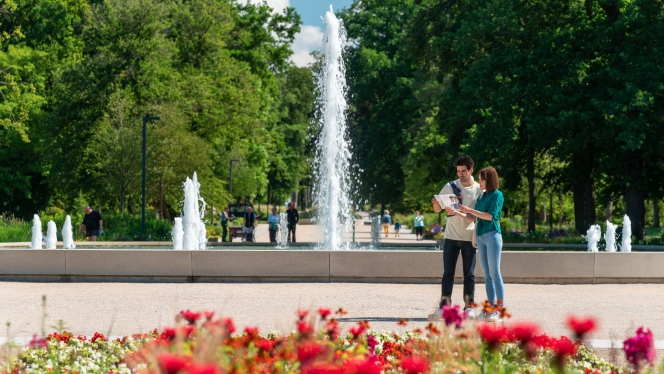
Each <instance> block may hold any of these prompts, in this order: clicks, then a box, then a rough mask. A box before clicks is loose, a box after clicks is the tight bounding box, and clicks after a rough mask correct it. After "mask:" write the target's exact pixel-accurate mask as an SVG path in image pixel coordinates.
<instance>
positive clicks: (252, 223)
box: [242, 207, 258, 242]
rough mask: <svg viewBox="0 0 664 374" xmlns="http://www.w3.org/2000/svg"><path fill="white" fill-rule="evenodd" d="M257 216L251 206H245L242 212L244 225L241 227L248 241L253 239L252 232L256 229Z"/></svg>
mask: <svg viewBox="0 0 664 374" xmlns="http://www.w3.org/2000/svg"><path fill="white" fill-rule="evenodd" d="M257 217H258V216H257V215H256V213H254V210H253V209H252V208H251V207H249V208H247V210H246V211H245V212H244V225H243V227H242V229H243V230H244V233H245V234H246V238H247V241H248V242H253V241H254V232H255V231H256V218H257Z"/></svg>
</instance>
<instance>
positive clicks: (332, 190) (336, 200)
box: [314, 6, 353, 249]
mask: <svg viewBox="0 0 664 374" xmlns="http://www.w3.org/2000/svg"><path fill="white" fill-rule="evenodd" d="M323 21H324V23H325V34H324V35H323V46H322V52H323V61H322V68H321V70H320V73H319V74H318V76H317V78H318V79H317V80H318V87H317V89H318V92H319V97H318V98H317V100H318V103H319V104H320V107H321V112H320V114H319V115H320V116H319V123H320V125H321V128H320V135H319V137H318V141H317V144H316V148H317V149H316V158H315V161H314V169H315V177H314V180H315V182H316V183H315V186H314V201H315V204H316V205H317V206H318V212H317V224H318V225H319V226H320V227H321V228H322V230H321V236H322V237H320V238H319V242H320V245H319V248H321V249H349V248H350V243H349V242H348V241H344V242H342V235H343V234H344V233H347V232H348V231H349V230H350V229H351V227H352V223H353V217H352V213H351V203H350V199H349V197H348V190H349V186H350V174H349V167H348V166H349V160H350V148H349V141H348V139H347V134H346V110H347V104H346V93H347V86H346V75H345V73H346V69H345V67H344V62H343V56H342V53H343V48H344V45H345V44H346V32H345V30H344V28H343V25H342V23H341V21H340V20H339V19H338V18H337V17H336V16H335V15H334V12H333V10H332V6H330V10H329V11H328V12H327V13H326V14H325V17H324V18H323Z"/></svg>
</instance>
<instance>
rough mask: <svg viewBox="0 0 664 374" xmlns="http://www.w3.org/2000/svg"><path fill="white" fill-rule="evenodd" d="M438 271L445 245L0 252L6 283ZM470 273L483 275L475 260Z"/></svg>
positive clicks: (559, 255)
mask: <svg viewBox="0 0 664 374" xmlns="http://www.w3.org/2000/svg"><path fill="white" fill-rule="evenodd" d="M662 263H664V253H653V252H640V253H639V252H632V253H602V252H599V253H590V252H510V251H504V252H503V254H502V266H501V272H502V276H503V278H504V280H505V281H506V282H509V283H543V284H547V283H558V284H560V283H588V284H592V283H664V266H661V264H662ZM442 274H443V252H442V251H415V250H410V251H381V250H372V251H368V250H363V251H324V250H222V251H172V250H150V251H146V250H103V249H94V250H91V249H86V250H27V249H26V250H20V249H2V250H0V280H4V281H55V282H89V281H92V282H104V281H108V282H386V283H432V284H435V283H439V282H440V278H441V276H442ZM475 276H476V280H477V281H478V282H482V281H483V279H484V276H483V273H482V269H481V266H479V263H478V264H477V265H476V267H475ZM462 277H463V271H462V267H461V259H460V258H459V261H458V262H457V267H456V279H457V280H458V281H459V282H460V281H461V280H462Z"/></svg>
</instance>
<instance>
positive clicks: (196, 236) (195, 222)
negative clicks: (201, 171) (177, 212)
mask: <svg viewBox="0 0 664 374" xmlns="http://www.w3.org/2000/svg"><path fill="white" fill-rule="evenodd" d="M200 188H201V185H200V183H198V178H197V176H196V173H195V172H194V176H193V177H192V179H189V177H187V180H186V181H185V182H184V209H183V214H182V228H183V239H182V248H183V249H189V250H197V249H199V250H202V249H205V247H206V245H207V238H206V232H205V224H204V223H203V215H204V213H205V200H203V198H202V197H201V194H200ZM199 202H200V203H202V205H199Z"/></svg>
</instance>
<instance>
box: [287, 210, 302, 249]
mask: <svg viewBox="0 0 664 374" xmlns="http://www.w3.org/2000/svg"><path fill="white" fill-rule="evenodd" d="M286 219H287V221H288V241H289V242H290V243H295V227H296V226H297V223H298V222H300V214H299V213H298V212H297V209H296V208H295V203H294V202H290V203H288V210H287V211H286ZM291 234H292V236H291Z"/></svg>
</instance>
